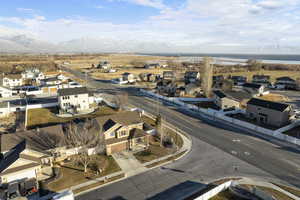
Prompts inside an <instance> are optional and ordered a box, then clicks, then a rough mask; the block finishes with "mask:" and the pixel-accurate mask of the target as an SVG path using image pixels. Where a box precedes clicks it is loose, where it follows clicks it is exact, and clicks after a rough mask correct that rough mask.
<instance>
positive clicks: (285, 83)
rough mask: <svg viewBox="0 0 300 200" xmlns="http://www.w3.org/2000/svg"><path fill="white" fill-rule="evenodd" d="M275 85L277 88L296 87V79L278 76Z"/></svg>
mask: <svg viewBox="0 0 300 200" xmlns="http://www.w3.org/2000/svg"><path fill="white" fill-rule="evenodd" d="M275 87H276V88H278V89H296V87H297V84H296V81H295V80H294V79H292V78H290V77H288V76H283V77H279V78H277V79H276V82H275Z"/></svg>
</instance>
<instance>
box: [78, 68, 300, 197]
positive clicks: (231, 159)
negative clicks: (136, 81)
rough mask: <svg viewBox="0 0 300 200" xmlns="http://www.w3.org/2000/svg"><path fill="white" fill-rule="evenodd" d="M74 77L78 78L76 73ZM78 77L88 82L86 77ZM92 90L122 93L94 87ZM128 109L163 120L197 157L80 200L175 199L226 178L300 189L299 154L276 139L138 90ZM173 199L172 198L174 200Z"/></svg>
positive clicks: (133, 92) (131, 94) (131, 93)
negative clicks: (188, 142) (189, 142)
mask: <svg viewBox="0 0 300 200" xmlns="http://www.w3.org/2000/svg"><path fill="white" fill-rule="evenodd" d="M73 73H74V72H73ZM75 75H77V76H80V77H84V76H83V75H82V74H81V73H79V72H75ZM88 84H89V86H92V87H95V88H100V89H103V90H106V91H109V90H117V88H116V87H115V86H112V85H111V84H107V83H102V82H99V81H93V80H92V79H91V78H88ZM125 91H127V92H128V93H129V103H130V104H132V105H135V106H137V107H140V108H142V109H144V110H146V111H148V112H150V113H152V114H157V113H158V112H160V113H161V114H162V116H163V117H164V119H165V120H166V121H168V122H169V123H171V124H173V125H174V126H176V127H178V128H180V129H182V130H183V131H185V132H186V133H188V134H189V135H190V136H191V137H192V141H193V147H192V151H191V152H190V153H189V154H188V155H187V156H185V157H184V158H182V159H180V160H178V161H176V162H174V163H172V164H169V165H167V166H165V167H164V168H157V169H154V170H151V171H149V172H146V173H143V174H139V175H137V176H134V177H131V178H128V179H125V180H123V181H120V182H117V183H114V184H111V185H108V186H105V187H102V188H99V189H97V190H94V191H92V192H89V193H86V194H84V195H81V196H78V197H76V199H176V198H178V197H180V196H181V195H183V194H185V193H187V192H191V191H194V190H196V189H200V188H201V187H202V186H203V183H204V182H207V181H211V180H213V179H217V178H222V177H227V176H246V177H258V178H262V179H269V180H272V181H277V182H280V181H281V182H283V183H289V184H291V185H294V186H297V187H300V159H299V158H300V151H299V149H298V148H296V147H295V146H293V145H290V144H287V143H284V142H281V141H278V140H276V139H265V138H261V137H257V136H254V135H251V134H249V133H246V132H244V131H241V130H238V129H235V128H232V127H229V126H227V125H225V124H222V123H221V122H218V123H216V122H214V121H212V120H201V119H199V117H198V116H197V115H190V114H189V113H186V111H184V110H178V109H177V108H175V107H172V106H169V105H162V104H161V103H157V102H156V101H154V100H153V99H149V98H146V97H144V96H140V95H139V93H138V92H136V90H134V89H127V90H126V89H125ZM172 195H173V196H172Z"/></svg>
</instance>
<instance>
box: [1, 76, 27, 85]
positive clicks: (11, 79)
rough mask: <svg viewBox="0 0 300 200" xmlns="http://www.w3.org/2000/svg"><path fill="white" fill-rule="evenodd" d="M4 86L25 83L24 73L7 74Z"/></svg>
mask: <svg viewBox="0 0 300 200" xmlns="http://www.w3.org/2000/svg"><path fill="white" fill-rule="evenodd" d="M2 82H3V83H2V85H3V86H4V87H10V88H13V87H18V86H23V85H24V84H25V82H24V79H23V77H22V74H7V75H5V76H4V78H3V80H2Z"/></svg>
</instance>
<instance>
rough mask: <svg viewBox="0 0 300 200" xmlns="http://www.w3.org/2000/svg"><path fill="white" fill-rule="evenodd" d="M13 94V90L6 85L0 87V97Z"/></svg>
mask: <svg viewBox="0 0 300 200" xmlns="http://www.w3.org/2000/svg"><path fill="white" fill-rule="evenodd" d="M11 96H13V90H12V89H10V88H6V87H0V98H7V97H11Z"/></svg>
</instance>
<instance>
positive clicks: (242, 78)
mask: <svg viewBox="0 0 300 200" xmlns="http://www.w3.org/2000/svg"><path fill="white" fill-rule="evenodd" d="M231 80H232V81H233V84H234V85H243V84H244V83H246V82H247V77H245V76H231Z"/></svg>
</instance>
